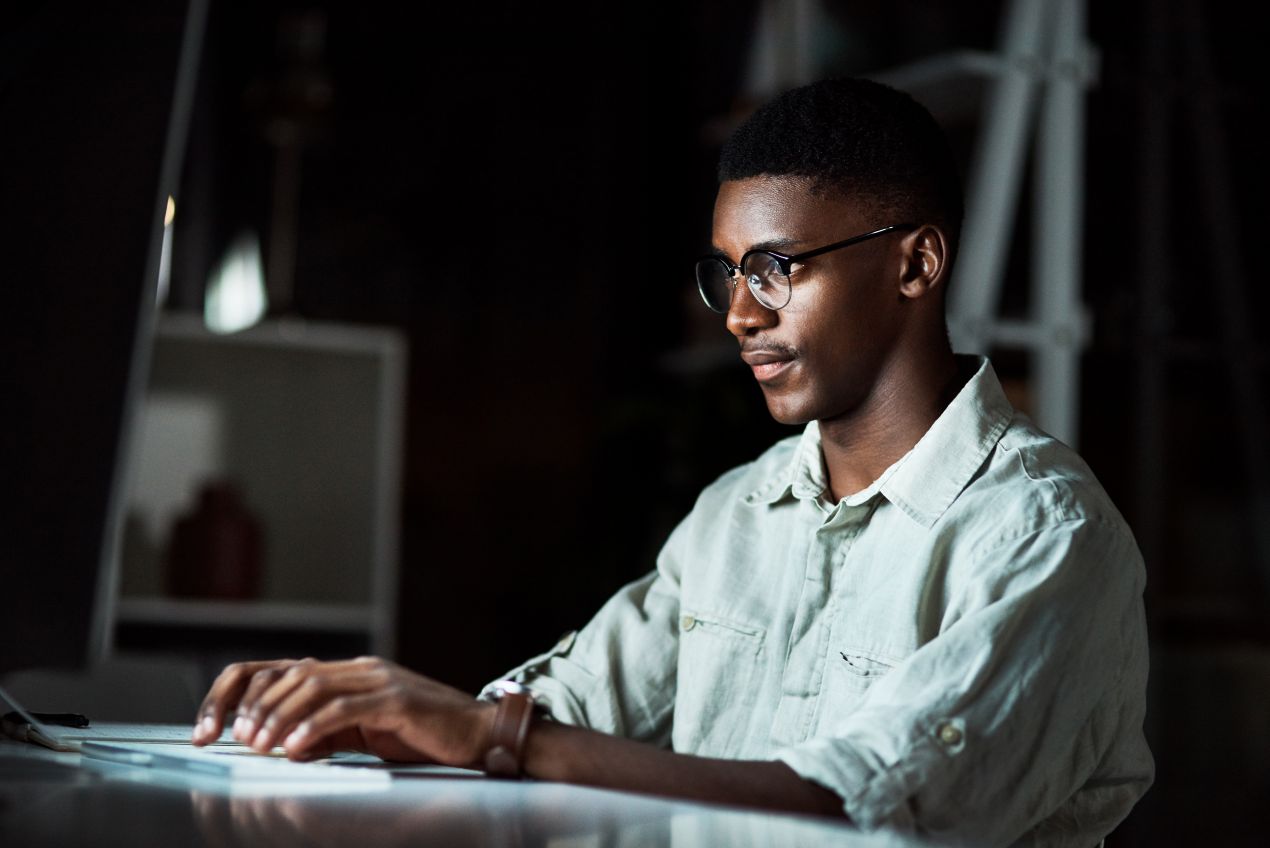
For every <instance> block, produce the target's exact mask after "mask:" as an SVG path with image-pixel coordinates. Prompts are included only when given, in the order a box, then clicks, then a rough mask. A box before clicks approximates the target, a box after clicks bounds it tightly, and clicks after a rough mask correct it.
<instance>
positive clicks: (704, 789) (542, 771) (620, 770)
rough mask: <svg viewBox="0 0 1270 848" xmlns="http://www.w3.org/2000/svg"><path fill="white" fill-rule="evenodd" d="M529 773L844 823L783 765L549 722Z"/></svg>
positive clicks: (829, 796)
mask: <svg viewBox="0 0 1270 848" xmlns="http://www.w3.org/2000/svg"><path fill="white" fill-rule="evenodd" d="M524 770H525V773H526V774H527V775H529V776H530V777H533V778H537V779H539V780H556V781H561V782H565V783H578V784H584V785H587V786H598V787H603V788H607V789H622V790H627V791H632V792H647V793H649V794H654V795H665V796H670V797H674V798H685V799H689V800H694V801H707V802H712V803H717V804H735V805H738V806H744V807H755V808H762V809H770V810H781V811H784V812H791V813H811V814H815V815H824V816H834V817H837V818H845V815H844V813H843V811H842V800H841V799H840V798H839V797H838V796H837V795H836V794H834V793H833V792H830V791H829V790H828V789H825V788H823V787H821V786H817V785H816V784H814V783H812V782H810V781H808V780H804V779H803V778H801V777H799V776H798V774H797V772H795V771H794V770H793V769H791V768H790V767H789V766H787V765H785V764H784V763H781V762H775V761H771V762H765V761H754V760H717V759H710V758H707V757H695V756H690V755H686V754H676V753H673V752H671V751H665V750H662V749H660V748H655V747H653V746H651V745H647V744H644V743H641V742H632V741H631V740H629V739H622V738H619V737H616V736H609V735H607V734H603V733H597V732H595V731H591V730H584V729H582V728H578V727H571V726H569V725H563V724H556V723H554V722H549V721H540V722H537V723H536V724H535V725H534V728H533V731H532V732H531V733H530V734H529V739H528V741H527V742H526V746H525V760H524Z"/></svg>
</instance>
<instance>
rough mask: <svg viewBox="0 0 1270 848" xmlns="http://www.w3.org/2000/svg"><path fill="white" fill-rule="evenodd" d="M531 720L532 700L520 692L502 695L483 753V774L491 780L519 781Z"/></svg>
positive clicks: (532, 712) (532, 711) (532, 714)
mask: <svg viewBox="0 0 1270 848" xmlns="http://www.w3.org/2000/svg"><path fill="white" fill-rule="evenodd" d="M533 716H534V699H533V697H532V696H530V695H529V694H527V693H524V692H504V693H502V695H501V697H500V698H499V699H498V711H497V712H496V713H495V714H494V729H493V730H492V731H490V737H489V748H488V749H487V750H486V752H485V771H486V773H487V774H490V775H493V776H494V777H520V776H521V775H522V773H523V765H524V760H525V739H526V738H527V737H528V736H529V723H530V721H532V719H533Z"/></svg>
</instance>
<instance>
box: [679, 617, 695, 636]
mask: <svg viewBox="0 0 1270 848" xmlns="http://www.w3.org/2000/svg"><path fill="white" fill-rule="evenodd" d="M679 626H680V627H682V628H683V629H684V632H685V633H686V632H688V631H689V630H691V629H692V628H694V627H696V626H697V620H696V619H695V618H693V617H692V616H690V615H685V616H684V617H683V618H681V619H679Z"/></svg>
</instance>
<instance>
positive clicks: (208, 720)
mask: <svg viewBox="0 0 1270 848" xmlns="http://www.w3.org/2000/svg"><path fill="white" fill-rule="evenodd" d="M215 732H216V719H215V718H213V717H212V716H204V717H203V721H202V723H201V724H199V726H198V735H199V736H211V735H212V734H213V733H215Z"/></svg>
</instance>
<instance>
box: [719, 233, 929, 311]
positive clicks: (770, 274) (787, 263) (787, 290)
mask: <svg viewBox="0 0 1270 848" xmlns="http://www.w3.org/2000/svg"><path fill="white" fill-rule="evenodd" d="M911 229H913V225H912V224H893V225H891V226H889V227H883V228H882V229H880V230H874V231H873V232H871V233H865V234H864V235H859V236H852V237H851V238H849V239H846V240H844V241H836V242H834V243H833V244H829V245H825V246H824V247H818V248H816V249H815V250H808V251H806V252H805V253H796V254H794V255H793V256H786V255H785V254H783V253H777V252H775V251H773V250H749V251H746V253H745V255H744V256H742V257H741V262H740V264H738V265H733V264H732V263H731V262H728V260H727V259H724V258H723V257H721V256H703V257H702V258H701V259H698V260H697V290H698V291H700V292H701V299H702V300H704V301H705V302H706V306H708V307H710V308H711V309H713V310H714V311H715V312H719V313H724V312H727V311H728V307H729V306H730V305H731V304H732V292H733V290H734V289H735V288H736V272H737V271H740V272H741V277H742V278H744V280H745V284H746V285H747V286H749V287H750V292H751V293H752V294H753V295H754V299H755V300H757V301H758V302H759V303H760V304H761V305H763V306H766V307H767V308H768V309H782V308H784V307H785V306H786V305H787V304H788V303H789V299H790V297H791V296H792V295H793V287H792V286H791V285H790V283H789V270H790V267H791V266H792V265H793V264H794V263H795V262H802V261H803V260H804V259H810V258H812V257H813V256H819V255H820V254H822V253H828V252H829V251H831V250H840V249H842V248H844V247H850V246H851V245H853V244H859V243H860V242H862V241H868V240H869V239H873V238H877V237H878V236H882V235H886V234H887V233H890V232H894V231H896V230H911Z"/></svg>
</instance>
